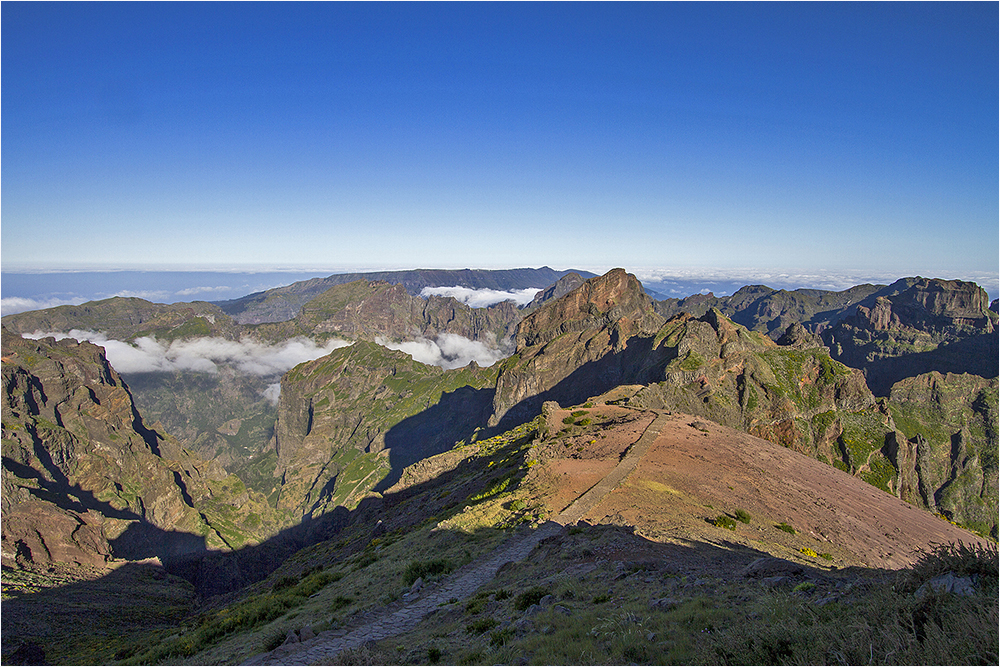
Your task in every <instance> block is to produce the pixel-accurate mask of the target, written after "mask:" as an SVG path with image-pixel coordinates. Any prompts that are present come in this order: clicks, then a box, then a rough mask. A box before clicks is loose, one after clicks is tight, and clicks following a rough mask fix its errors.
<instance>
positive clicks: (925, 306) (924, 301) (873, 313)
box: [822, 278, 998, 396]
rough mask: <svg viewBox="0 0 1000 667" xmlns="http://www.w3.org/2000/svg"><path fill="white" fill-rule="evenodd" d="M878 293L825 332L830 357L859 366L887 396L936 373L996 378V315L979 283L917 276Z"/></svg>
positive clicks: (824, 338) (870, 384) (878, 389)
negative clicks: (891, 290) (909, 380)
mask: <svg viewBox="0 0 1000 667" xmlns="http://www.w3.org/2000/svg"><path fill="white" fill-rule="evenodd" d="M900 283H901V284H898V286H899V287H905V289H902V290H900V291H899V292H898V293H895V294H890V295H888V296H877V297H875V298H874V299H871V300H868V301H866V302H864V303H862V304H860V305H858V306H857V310H856V312H855V313H854V314H853V315H851V316H849V317H847V318H845V319H844V320H842V321H841V322H839V323H838V324H837V325H836V326H834V327H832V328H831V329H828V330H826V331H824V332H823V334H822V335H823V340H824V342H825V343H826V345H827V346H828V347H829V348H830V351H831V354H832V356H833V357H834V358H835V359H837V360H838V361H841V362H843V363H845V364H847V365H848V366H851V367H853V368H860V369H862V370H863V371H864V373H865V376H866V377H867V380H868V386H869V387H871V389H872V391H873V392H875V394H876V395H878V396H886V395H888V393H889V390H890V388H891V387H892V385H893V384H894V383H895V382H898V381H899V380H902V379H904V378H908V377H914V376H916V375H920V374H923V373H928V372H931V371H939V372H944V373H973V374H976V375H979V376H982V377H996V376H997V366H998V346H997V340H998V339H997V326H996V315H995V314H994V313H992V312H991V311H990V310H989V298H988V297H987V295H986V291H985V290H983V289H982V288H981V287H979V286H978V285H976V284H975V283H969V282H963V281H959V280H938V279H925V278H918V279H913V280H910V281H907V282H906V283H903V282H902V281H900Z"/></svg>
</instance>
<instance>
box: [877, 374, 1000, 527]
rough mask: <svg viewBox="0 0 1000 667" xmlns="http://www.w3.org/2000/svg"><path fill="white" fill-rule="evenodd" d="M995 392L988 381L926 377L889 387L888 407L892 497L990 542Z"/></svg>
mask: <svg viewBox="0 0 1000 667" xmlns="http://www.w3.org/2000/svg"><path fill="white" fill-rule="evenodd" d="M997 392H998V384H997V379H996V378H992V379H986V378H982V377H978V376H975V375H969V374H963V375H955V374H942V373H937V372H933V373H927V374H924V375H919V376H917V377H912V378H907V379H905V380H901V381H900V382H897V383H896V384H895V385H893V387H892V391H891V393H890V395H889V401H888V406H889V411H890V413H891V415H892V419H893V425H894V428H895V429H896V432H895V433H894V436H893V437H894V438H895V442H896V447H895V452H894V455H893V456H891V457H890V459H891V461H892V463H893V465H894V466H895V467H896V468H897V469H898V470H899V476H900V480H901V483H900V487H899V493H898V495H899V496H900V497H901V498H902V499H903V500H906V501H907V502H911V503H913V504H915V505H920V506H923V507H926V508H927V509H929V510H930V511H932V512H940V513H943V514H944V515H945V516H947V517H948V518H949V519H950V520H952V521H955V522H957V523H960V524H962V525H964V526H968V527H971V528H974V529H975V530H978V531H979V532H980V533H982V534H984V535H992V536H993V537H994V539H995V538H996V537H997V505H998V503H1000V497H998V491H997V487H998V472H997V467H998V466H997V449H998V443H997V420H998V410H997V402H998V397H997ZM903 480H905V481H906V483H905V484H904V483H903Z"/></svg>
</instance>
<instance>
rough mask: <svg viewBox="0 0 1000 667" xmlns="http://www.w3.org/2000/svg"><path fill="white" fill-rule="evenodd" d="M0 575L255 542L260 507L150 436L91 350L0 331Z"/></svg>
mask: <svg viewBox="0 0 1000 667" xmlns="http://www.w3.org/2000/svg"><path fill="white" fill-rule="evenodd" d="M3 354H4V356H3V383H4V402H3V471H2V474H3V558H4V562H5V564H6V565H19V564H20V565H36V566H37V565H49V564H71V563H75V564H80V565H90V566H94V565H102V564H104V563H106V562H108V561H110V560H112V559H113V558H115V557H117V558H130V559H137V558H138V559H141V558H146V557H153V556H155V557H158V558H160V560H161V561H164V562H169V561H172V560H175V559H178V558H185V557H187V556H188V555H189V554H197V553H199V552H204V551H207V550H210V549H223V548H226V549H232V548H238V547H240V546H243V545H244V544H248V543H252V542H254V541H260V540H261V539H262V538H263V537H266V536H267V535H268V530H269V528H268V527H269V526H271V525H274V522H275V516H274V511H273V510H272V509H271V508H270V507H269V506H268V505H267V503H266V502H265V499H264V498H263V497H262V496H260V495H259V494H255V493H254V492H252V491H251V490H249V489H247V488H246V487H245V485H244V484H243V482H242V481H241V480H240V479H239V478H238V477H236V476H233V475H227V474H226V473H225V471H223V470H222V468H221V467H220V466H219V465H218V464H216V463H213V462H210V461H205V460H202V459H198V458H196V457H194V456H193V455H191V454H190V453H189V452H187V451H186V450H184V449H183V448H182V447H181V446H180V445H179V444H178V443H177V442H176V441H175V440H173V439H172V438H170V437H169V436H163V435H161V434H159V433H157V432H156V431H153V430H151V429H150V428H148V427H147V426H146V425H145V423H144V421H143V419H142V417H141V415H140V414H139V413H138V411H137V410H136V408H135V405H134V403H133V401H132V396H131V394H130V392H129V389H128V386H127V385H126V384H125V383H124V382H123V381H122V379H121V377H120V376H119V375H118V374H117V373H116V372H115V371H114V369H113V368H111V366H110V365H109V364H108V362H107V359H106V358H105V356H104V351H103V349H101V348H100V347H97V346H96V345H92V344H90V343H77V342H76V341H73V340H69V339H67V340H63V341H60V342H58V343H57V342H56V341H54V340H52V339H43V340H40V341H28V340H24V339H22V338H20V337H18V336H15V335H13V334H10V333H9V332H7V331H6V330H4V331H3Z"/></svg>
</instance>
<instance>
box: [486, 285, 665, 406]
mask: <svg viewBox="0 0 1000 667" xmlns="http://www.w3.org/2000/svg"><path fill="white" fill-rule="evenodd" d="M662 324H663V318H662V317H660V316H659V315H657V314H656V313H655V312H654V311H653V307H652V303H651V301H650V299H649V297H648V296H646V294H645V293H644V292H643V290H642V285H641V284H640V283H639V281H638V280H637V279H636V278H635V276H633V275H631V274H629V273H626V272H625V271H624V270H623V269H614V270H612V271H610V272H608V273H607V274H605V275H603V276H600V277H598V278H592V279H590V280H588V281H586V282H584V283H583V284H582V285H580V286H579V287H577V288H576V289H574V290H573V291H571V292H569V293H567V294H566V295H565V296H563V297H562V298H560V299H557V300H556V301H551V302H549V303H547V304H545V305H544V306H542V307H541V308H539V309H538V310H536V311H535V312H533V313H531V314H530V315H528V316H527V317H525V318H524V319H523V320H522V321H521V322H520V324H518V327H517V333H516V336H515V340H516V351H515V353H514V355H513V356H512V357H510V358H508V359H507V360H506V361H504V362H503V364H502V365H501V370H500V376H499V378H498V380H497V390H496V395H495V398H494V400H493V416H492V417H491V418H490V425H496V424H498V423H500V421H501V420H502V419H504V418H505V417H508V416H509V418H511V419H523V418H530V417H531V416H533V415H534V414H537V413H538V410H539V409H540V408H541V405H542V403H543V402H545V401H548V400H552V401H557V402H560V403H573V402H576V401H577V400H583V399H585V398H586V397H587V396H590V395H596V394H599V393H602V392H603V391H607V390H608V389H611V388H613V387H615V386H617V385H619V384H629V383H635V382H642V381H643V379H644V378H646V377H647V376H648V375H649V373H650V372H651V371H652V368H653V367H655V365H656V361H657V360H656V358H654V357H650V356H649V355H648V353H649V352H650V347H651V346H650V342H651V341H652V338H653V336H654V335H655V334H656V331H657V330H658V329H659V328H660V326H661V325H662ZM661 361H662V360H661Z"/></svg>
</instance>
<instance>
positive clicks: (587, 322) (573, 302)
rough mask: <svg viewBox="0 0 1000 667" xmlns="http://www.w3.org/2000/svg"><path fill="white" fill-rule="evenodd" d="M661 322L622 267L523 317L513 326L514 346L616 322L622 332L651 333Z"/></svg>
mask: <svg viewBox="0 0 1000 667" xmlns="http://www.w3.org/2000/svg"><path fill="white" fill-rule="evenodd" d="M662 322H663V319H662V318H661V317H660V316H659V315H657V314H656V313H655V312H653V306H652V302H651V300H650V298H649V297H648V296H647V295H646V293H645V292H644V291H643V289H642V283H640V282H639V280H638V279H637V278H636V277H635V276H634V275H632V274H630V273H626V272H625V270H624V269H612V270H611V271H609V272H608V273H606V274H605V275H603V276H598V277H597V278H591V279H590V280H588V281H586V282H584V283H583V284H582V285H580V286H579V287H577V288H576V289H574V290H573V291H571V292H569V293H568V294H566V295H565V296H563V297H562V298H560V299H558V300H556V301H553V302H550V303H548V304H546V305H544V306H543V307H541V308H539V309H538V310H536V311H535V312H534V313H532V314H530V315H528V316H527V317H526V318H524V320H522V321H521V323H520V324H519V325H518V327H517V349H518V350H522V349H524V348H527V347H530V346H533V345H539V344H542V343H545V342H548V341H551V340H553V339H555V338H556V337H558V336H560V335H562V334H564V333H567V332H569V331H584V330H587V329H598V328H602V327H606V326H610V325H617V326H618V328H620V329H622V330H623V331H622V333H624V334H626V335H630V334H633V333H638V332H640V331H646V332H649V333H652V332H655V331H656V329H657V328H658V327H659V326H660V325H661V324H662Z"/></svg>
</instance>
